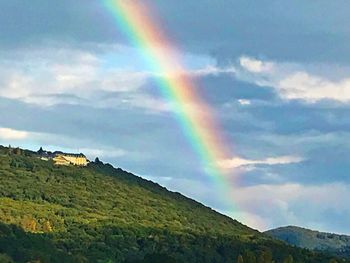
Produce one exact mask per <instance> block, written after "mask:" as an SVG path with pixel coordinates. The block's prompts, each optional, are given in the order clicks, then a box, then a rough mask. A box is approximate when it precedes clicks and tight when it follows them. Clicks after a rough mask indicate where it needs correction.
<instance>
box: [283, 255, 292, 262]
mask: <svg viewBox="0 0 350 263" xmlns="http://www.w3.org/2000/svg"><path fill="white" fill-rule="evenodd" d="M293 262H294V259H293V257H292V256H291V255H288V257H287V258H286V259H285V260H283V263H293Z"/></svg>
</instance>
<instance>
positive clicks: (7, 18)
mask: <svg viewBox="0 0 350 263" xmlns="http://www.w3.org/2000/svg"><path fill="white" fill-rule="evenodd" d="M135 1H137V0H135ZM143 3H146V5H148V6H149V7H150V8H152V14H153V15H154V16H156V17H157V21H158V22H159V23H160V25H161V27H162V30H163V32H165V33H166V35H167V36H168V38H169V40H170V41H171V42H173V43H176V45H175V46H176V48H177V52H180V54H179V56H181V57H182V58H183V61H184V68H185V70H186V71H187V72H188V73H189V74H191V75H193V79H194V81H195V83H196V88H197V90H198V93H199V94H201V96H202V98H203V99H204V100H205V101H206V102H207V103H208V104H209V105H210V107H211V108H212V109H213V113H214V116H215V119H217V120H218V122H219V123H220V124H221V127H222V133H223V134H225V136H226V137H227V141H225V144H226V145H227V146H228V147H229V148H230V149H232V152H233V153H234V155H233V156H231V157H230V158H229V159H227V160H222V163H221V165H222V166H224V167H225V168H227V169H229V170H231V171H232V172H233V173H237V172H239V186H236V187H231V188H230V193H229V195H227V194H223V193H222V191H221V189H219V188H218V187H217V185H215V184H213V181H212V180H211V179H210V178H208V176H207V175H206V174H205V173H204V172H203V169H201V167H200V166H201V163H200V162H199V161H198V157H197V156H196V154H195V152H194V151H193V150H192V148H191V145H190V144H189V143H188V141H187V140H186V138H185V136H184V135H183V133H182V130H181V129H180V127H179V125H178V123H177V122H176V120H175V118H174V114H173V113H172V111H171V107H170V106H169V101H166V100H165V99H164V98H163V97H162V96H161V94H160V91H159V88H158V86H157V78H158V77H159V76H157V75H154V74H152V72H150V71H149V68H148V67H147V65H146V64H145V62H144V61H143V60H142V58H141V57H140V50H139V49H140V48H139V47H135V46H133V45H131V44H130V42H129V41H128V39H127V38H126V37H125V36H124V34H123V32H122V31H121V30H120V28H118V26H117V25H116V23H115V21H114V19H113V17H112V16H111V13H110V12H108V10H106V8H105V6H104V5H103V4H102V1H97V0H74V1H72V0H60V1H53V0H52V1H51V0H31V1H25V0H0V113H1V114H0V144H3V145H8V144H11V145H14V146H21V147H25V148H30V149H35V150H36V149H38V148H39V147H40V146H43V147H44V148H46V149H50V150H56V149H58V150H65V151H74V152H76V151H79V152H84V153H85V154H86V155H87V156H88V157H89V158H94V157H96V156H99V157H100V159H101V160H103V161H105V162H109V163H112V164H113V165H114V166H117V167H122V168H123V169H126V170H129V171H131V172H133V173H135V174H138V175H141V176H143V177H145V178H148V179H151V180H153V181H155V182H158V183H160V184H162V185H164V186H166V187H167V188H168V189H170V190H173V191H179V192H181V193H183V194H185V195H187V196H189V197H191V198H194V199H196V200H198V201H201V202H203V203H204V204H206V205H208V206H211V207H213V208H215V209H216V210H218V211H221V212H223V213H226V214H228V215H231V216H233V217H235V218H238V219H239V220H240V221H242V222H243V223H245V224H248V225H250V226H252V227H255V228H258V229H260V230H265V229H268V228H272V227H277V226H282V225H290V224H293V225H299V226H304V227H309V228H313V229H318V230H323V231H331V232H338V233H347V234H350V232H349V229H350V206H349V205H348V202H349V199H350V176H349V175H350V174H349V171H350V154H349V153H350V45H349V41H350V16H349V15H348V14H349V12H350V2H349V1H347V0H334V1H325V0H319V1H317V2H316V1H302V0H296V1H281V0H279V1H274V0H273V1H271V0H269V1H265V0H261V1H251V0H242V1H235V0H232V1H228V0H216V1H211V0H201V1H199V0H187V1H178V0H162V1H153V0H144V1H143ZM141 52H142V51H141ZM229 203H232V204H234V206H235V207H236V209H235V211H232V210H231V209H230V207H231V206H230V204H229Z"/></svg>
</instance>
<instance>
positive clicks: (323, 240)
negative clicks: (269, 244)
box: [265, 226, 350, 257]
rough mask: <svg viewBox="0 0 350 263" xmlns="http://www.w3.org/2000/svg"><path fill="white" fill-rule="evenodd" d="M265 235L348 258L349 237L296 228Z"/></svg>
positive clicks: (284, 228)
mask: <svg viewBox="0 0 350 263" xmlns="http://www.w3.org/2000/svg"><path fill="white" fill-rule="evenodd" d="M265 233H266V234H268V235H270V236H272V237H275V238H277V239H280V240H282V241H285V242H287V243H289V244H291V245H294V246H298V247H302V248H307V249H312V250H318V251H327V252H330V253H332V254H334V255H338V256H345V257H350V236H346V235H337V234H331V233H323V232H318V231H313V230H310V229H305V228H301V227H296V226H287V227H280V228H276V229H273V230H269V231H267V232H265Z"/></svg>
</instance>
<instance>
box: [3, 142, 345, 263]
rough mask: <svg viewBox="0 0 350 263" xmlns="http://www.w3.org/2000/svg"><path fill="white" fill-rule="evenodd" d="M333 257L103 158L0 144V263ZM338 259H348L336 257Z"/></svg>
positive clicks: (267, 261)
mask: <svg viewBox="0 0 350 263" xmlns="http://www.w3.org/2000/svg"><path fill="white" fill-rule="evenodd" d="M293 259H294V262H308V263H309V262H311V263H312V262H315V263H323V262H325V263H326V262H327V263H328V262H337V261H331V260H332V256H329V255H326V254H320V253H315V252H310V251H308V250H305V249H299V248H295V247H292V246H289V245H286V244H285V243H284V242H281V241H277V240H274V239H272V238H271V237H269V236H267V235H264V234H262V233H259V232H258V231H255V230H253V229H251V228H249V227H247V226H245V225H242V224H241V223H239V222H237V221H236V220H233V219H231V218H229V217H227V216H224V215H222V214H219V213H217V212H215V211H214V210H212V209H210V208H208V207H205V206H204V205H202V204H200V203H198V202H196V201H194V200H191V199H189V198H187V197H185V196H183V195H181V194H179V193H174V192H170V191H168V190H167V189H166V188H164V187H161V186H160V185H158V184H155V183H153V182H151V181H147V180H144V179H142V178H140V177H137V176H135V175H133V174H131V173H128V172H125V171H123V170H122V169H120V168H118V169H115V168H113V167H112V166H111V165H109V164H103V163H101V162H99V161H98V162H92V163H90V164H89V165H88V166H87V167H76V166H55V165H54V164H53V163H52V161H43V160H40V159H39V158H37V156H36V155H35V153H34V152H31V151H25V150H22V149H9V148H6V147H1V146H0V262H42V263H44V262H129V263H131V262H134V263H136V262H139V263H140V262H150V263H157V262H159V263H171V262H174V263H175V262H178V263H181V262H183V263H192V262H198V263H206V262H207V263H214V262H215V263H221V262H222V263H224V262H225V263H226V262H236V261H238V262H242V260H243V262H245V263H271V262H273V260H274V262H276V263H277V262H281V263H282V262H283V263H285V262H287V263H288V262H293ZM338 262H350V261H346V260H344V261H343V260H341V261H340V260H339V261H338Z"/></svg>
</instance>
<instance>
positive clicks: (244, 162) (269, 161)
mask: <svg viewBox="0 0 350 263" xmlns="http://www.w3.org/2000/svg"><path fill="white" fill-rule="evenodd" d="M303 160H304V159H303V158H301V157H298V156H288V155H287V156H278V157H270V158H266V159H261V160H249V159H244V158H240V157H234V158H231V159H226V160H221V161H219V163H218V164H219V166H220V167H221V168H223V169H234V168H238V167H242V166H244V167H246V168H248V169H254V167H255V165H277V164H290V163H299V162H302V161H303Z"/></svg>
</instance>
